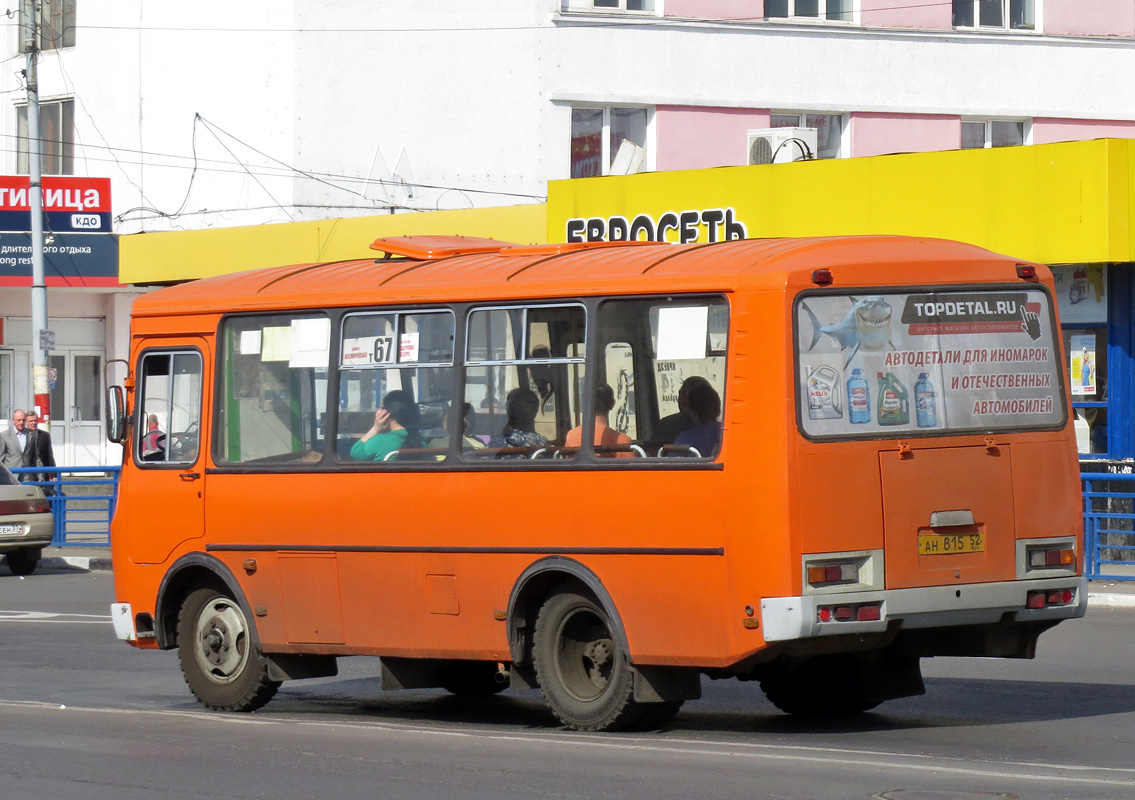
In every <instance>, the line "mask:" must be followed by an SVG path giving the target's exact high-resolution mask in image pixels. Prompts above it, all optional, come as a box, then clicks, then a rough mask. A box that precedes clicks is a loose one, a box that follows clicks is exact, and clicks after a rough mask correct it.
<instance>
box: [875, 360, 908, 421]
mask: <svg viewBox="0 0 1135 800" xmlns="http://www.w3.org/2000/svg"><path fill="white" fill-rule="evenodd" d="M878 375H879V405H878V420H879V424H880V425H907V424H909V423H910V399H909V397H908V395H907V391H906V387H905V386H903V384H902V381H900V380H899V379H898V378H896V377H895V374H894V373H893V372H888V373H887V374H886V375H883V373H881V372H880V373H878Z"/></svg>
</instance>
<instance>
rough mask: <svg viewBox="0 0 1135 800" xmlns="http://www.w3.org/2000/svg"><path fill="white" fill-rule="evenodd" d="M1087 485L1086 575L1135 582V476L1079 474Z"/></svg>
mask: <svg viewBox="0 0 1135 800" xmlns="http://www.w3.org/2000/svg"><path fill="white" fill-rule="evenodd" d="M1080 480H1081V481H1083V487H1084V556H1085V559H1086V563H1085V564H1084V574H1085V575H1087V576H1088V577H1089V578H1093V579H1094V578H1106V579H1109V580H1117V581H1135V475H1131V474H1113V473H1110V472H1084V473H1081V474H1080Z"/></svg>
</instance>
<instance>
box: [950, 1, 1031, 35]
mask: <svg viewBox="0 0 1135 800" xmlns="http://www.w3.org/2000/svg"><path fill="white" fill-rule="evenodd" d="M954 27H955V28H1009V29H1010V30H1015V31H1031V30H1036V2H1035V0H954Z"/></svg>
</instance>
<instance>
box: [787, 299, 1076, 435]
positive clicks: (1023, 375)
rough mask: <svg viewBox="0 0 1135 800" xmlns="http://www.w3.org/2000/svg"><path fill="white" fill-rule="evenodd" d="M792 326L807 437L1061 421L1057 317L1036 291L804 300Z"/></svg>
mask: <svg viewBox="0 0 1135 800" xmlns="http://www.w3.org/2000/svg"><path fill="white" fill-rule="evenodd" d="M794 316H795V325H796V351H797V359H798V361H797V363H798V365H799V369H798V373H797V384H798V390H797V397H798V409H799V417H800V427H801V430H802V431H803V433H804V434H805V435H806V436H808V437H809V438H835V437H857V438H859V437H865V438H873V437H879V436H886V435H894V434H895V433H896V432H903V433H904V434H906V433H908V432H909V433H914V434H919V433H921V434H928V435H933V434H943V433H962V432H973V431H978V430H981V431H990V430H1010V429H1012V430H1022V429H1044V428H1057V427H1060V426H1062V425H1063V424H1064V422H1065V419H1066V413H1067V412H1066V408H1065V402H1064V388H1063V382H1062V374H1063V373H1062V370H1061V368H1060V363H1059V358H1060V350H1059V348H1058V347H1057V344H1056V340H1055V332H1056V325H1055V319H1054V317H1053V314H1052V307H1051V303H1050V301H1049V297H1048V294H1047V293H1046V292H1044V291H1043V290H1042V289H1040V288H1030V289H1027V290H1022V289H1020V288H1019V287H1014V288H1013V289H996V288H982V289H975V290H973V291H957V290H956V289H953V290H950V291H937V292H927V291H920V292H912V293H898V292H896V293H878V294H868V293H866V292H864V293H848V292H840V293H823V294H811V295H806V296H802V297H800V298H798V299H797V301H796V305H795V315H794Z"/></svg>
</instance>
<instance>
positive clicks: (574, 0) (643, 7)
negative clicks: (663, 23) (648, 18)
mask: <svg viewBox="0 0 1135 800" xmlns="http://www.w3.org/2000/svg"><path fill="white" fill-rule="evenodd" d="M656 6H657V0H562V2H561V3H560V8H562V9H563V10H564V11H577V12H578V11H584V12H586V11H629V12H641V13H646V14H652V13H654V12H655V10H656Z"/></svg>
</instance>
